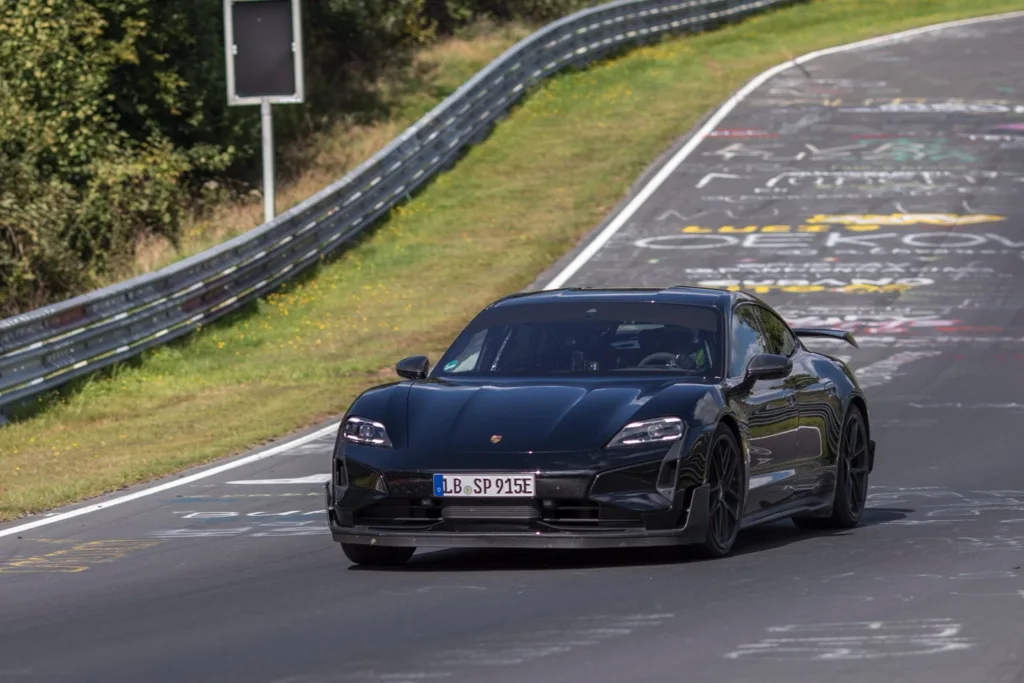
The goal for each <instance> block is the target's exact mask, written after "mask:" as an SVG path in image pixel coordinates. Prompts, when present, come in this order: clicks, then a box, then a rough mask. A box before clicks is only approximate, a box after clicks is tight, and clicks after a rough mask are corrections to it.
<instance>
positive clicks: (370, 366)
mask: <svg viewBox="0 0 1024 683" xmlns="http://www.w3.org/2000/svg"><path fill="white" fill-rule="evenodd" d="M1020 8H1024V0H988V1H986V2H981V1H980V0H819V1H818V2H814V3H810V4H808V5H798V6H795V7H792V8H788V9H785V10H781V11H778V12H775V13H772V14H770V15H765V16H762V17H759V18H754V19H751V20H748V21H747V22H745V23H743V24H742V25H741V26H738V27H733V28H727V29H724V30H721V31H718V32H715V33H710V34H706V35H701V36H694V37H687V38H681V39H674V40H671V41H666V42H664V43H661V44H659V45H655V46H650V47H647V48H643V49H639V50H636V51H634V52H632V53H630V54H628V55H626V56H623V57H620V58H617V59H615V60H611V61H608V62H605V63H602V64H600V65H597V66H595V67H594V68H592V69H590V70H587V71H582V72H576V73H571V74H566V75H563V76H561V77H558V78H556V79H554V80H551V81H549V82H548V83H546V84H545V85H544V86H543V87H541V88H540V89H539V90H538V92H536V93H535V94H533V95H531V97H530V98H529V99H528V101H527V102H526V103H525V104H524V105H523V106H522V107H521V108H520V109H519V110H518V111H516V112H515V114H514V115H513V116H511V117H510V118H509V119H507V120H506V121H505V122H504V123H502V124H501V125H500V126H499V127H498V128H497V129H496V130H495V132H494V134H493V135H492V136H491V137H490V138H489V139H488V140H487V141H486V142H485V143H483V144H482V145H479V146H478V147H476V148H474V149H473V150H471V151H470V153H469V154H468V155H467V156H466V157H465V159H464V160H463V161H461V162H460V163H459V164H458V166H456V167H455V168H454V169H453V170H452V171H450V172H449V173H447V174H445V175H443V176H441V177H440V178H438V179H437V181H436V182H434V183H433V184H432V185H431V186H430V187H429V189H427V190H426V191H424V192H423V193H422V194H421V195H419V196H418V197H416V198H415V199H414V200H413V201H412V202H410V203H409V204H407V205H406V206H404V207H402V208H400V209H398V210H396V211H394V213H393V215H392V216H391V218H390V219H389V220H388V221H387V222H386V223H385V224H383V225H382V226H381V228H380V229H379V230H378V231H377V232H376V233H375V234H374V235H373V236H372V237H370V238H368V239H366V240H364V241H363V242H362V243H361V244H359V245H357V246H356V247H354V248H352V249H351V250H349V251H348V252H347V253H345V254H344V255H343V256H341V257H340V258H338V259H337V260H335V261H334V262H332V263H330V264H328V265H325V266H323V267H322V268H321V269H320V271H319V272H318V273H317V274H316V276H315V277H313V278H307V279H305V281H304V282H302V283H297V284H295V285H293V286H292V287H290V288H289V289H287V290H286V291H282V292H280V293H278V294H275V295H273V296H270V297H268V298H267V299H266V300H265V301H262V302H259V304H258V305H254V306H252V307H250V310H248V311H246V312H245V313H243V314H239V315H236V316H234V317H233V318H232V319H231V320H229V321H224V322H222V323H219V324H217V325H214V326H213V327H211V328H208V329H205V330H203V331H202V332H201V333H199V334H196V335H193V336H192V337H190V338H189V339H187V340H185V341H183V342H179V343H176V344H174V345H172V346H170V347H166V348H161V349H158V350H155V351H153V352H151V353H148V354H146V356H145V357H144V359H142V360H141V361H140V362H138V363H134V364H132V365H131V366H130V367H123V368H120V369H119V370H117V371H116V372H112V373H107V374H106V375H105V376H103V377H95V378H93V379H90V380H88V381H86V382H83V383H81V384H80V386H78V387H76V388H75V390H74V391H73V392H70V393H69V394H68V396H67V397H66V398H64V399H62V400H61V401H60V402H57V403H56V404H55V405H53V406H51V407H50V408H49V409H47V410H45V411H42V412H40V413H38V414H37V415H35V416H34V417H31V418H28V419H25V420H23V421H20V422H17V423H15V424H12V425H10V426H8V427H6V428H4V429H2V430H0V454H2V455H0V518H2V519H10V518H13V517H17V516H19V515H22V514H25V513H29V512H37V511H40V510H44V509H47V508H51V507H54V506H57V505H60V504H63V503H68V502H71V501H75V500H79V499H82V498H85V497H88V496H92V495H95V494H99V493H102V492H106V491H110V490H114V489H117V488H119V487H123V486H127V485H130V484H133V483H137V482H139V481H143V480H146V479H150V478H153V477H157V476H159V475H163V474H167V473H170V472H173V471H175V470H178V469H181V468H184V467H186V466H189V465H195V464H198V463H203V462H207V461H210V460H213V459H215V458H217V457H220V456H224V455H227V454H231V453H236V452H239V451H241V450H244V449H245V448H247V447H251V446H253V445H255V444H258V443H260V442H263V441H265V440H266V439H269V438H272V437H274V436H278V435H282V434H285V433H287V432H289V431H290V430H294V429H296V428H300V427H303V426H306V425H309V424H312V423H314V422H316V421H319V420H321V419H323V418H325V417H327V416H330V415H334V414H337V413H340V412H343V411H344V410H345V408H346V407H347V406H348V405H349V403H350V402H351V400H352V399H353V397H354V396H355V395H356V394H357V393H358V392H359V391H361V390H363V389H365V388H366V387H368V386H370V385H373V384H375V383H378V382H380V381H382V380H388V379H392V378H393V377H394V375H393V374H392V373H391V372H390V369H389V368H390V367H391V366H392V365H393V363H394V362H395V361H396V360H398V359H399V358H401V357H403V356H405V355H411V354H413V353H428V354H430V355H431V356H432V357H433V358H434V359H436V358H437V357H438V354H439V352H441V351H442V350H443V349H444V347H445V346H446V344H447V343H448V342H449V340H450V339H451V338H452V337H453V335H454V334H456V333H457V332H458V330H459V329H460V327H461V326H462V325H463V324H464V323H465V322H466V321H467V320H468V319H469V318H470V317H471V316H472V315H473V314H475V313H476V312H477V310H478V309H480V308H481V307H482V306H484V305H485V304H487V303H488V302H490V301H492V300H493V299H495V298H498V297H500V296H502V295H504V294H507V293H510V292H513V291H516V290H518V289H521V288H522V287H524V286H526V285H527V284H529V283H530V282H531V281H532V280H533V279H534V278H535V277H536V276H537V275H538V274H539V273H540V272H541V271H542V270H543V269H544V268H546V267H547V266H549V265H550V264H551V263H552V262H553V261H554V260H555V259H556V258H557V257H558V256H559V255H560V254H562V253H563V252H565V251H566V250H567V249H569V248H570V247H571V246H572V245H573V244H574V243H575V242H576V241H577V240H578V239H579V238H580V237H581V236H582V235H584V234H585V233H586V232H587V231H588V230H590V229H591V228H593V227H594V225H595V224H597V223H598V222H599V221H600V220H601V219H602V218H603V217H604V215H605V214H606V213H607V212H608V211H609V210H610V209H611V208H612V207H613V206H614V205H615V204H616V203H617V202H618V201H619V200H620V199H621V198H622V197H623V196H624V194H625V192H626V191H627V189H628V187H629V185H630V184H631V183H632V182H633V181H634V180H635V179H636V177H637V176H638V175H639V174H640V173H641V172H642V171H643V170H644V168H645V166H646V165H647V164H648V163H649V162H650V161H651V160H653V159H655V158H656V157H657V156H658V154H659V153H661V152H662V151H663V150H665V149H666V148H667V147H668V146H669V145H670V144H671V143H672V142H673V140H675V139H676V138H677V137H678V136H679V135H681V134H682V133H684V132H686V131H687V130H688V129H689V128H690V127H691V126H692V125H693V124H694V123H695V122H696V121H697V120H698V119H699V118H700V117H701V115H703V114H704V113H706V112H707V111H708V110H709V109H711V108H712V107H714V106H715V105H716V104H718V103H719V102H721V101H722V100H723V99H724V98H726V97H727V96H728V95H729V94H730V93H731V92H732V91H734V90H735V89H736V88H738V87H739V86H740V85H742V84H743V83H744V82H745V81H746V80H748V79H749V78H751V77H752V76H754V75H755V74H757V73H758V72H760V71H762V70H764V69H766V68H768V67H770V66H772V65H774V64H776V63H778V62H780V61H783V60H785V59H788V58H790V57H792V56H794V55H797V54H801V53H804V52H808V51H810V50H814V49H818V48H822V47H826V46H829V45H835V44H839V43H843V42H848V41H852V40H856V39H860V38H865V37H869V36H873V35H879V34H883V33H889V32H892V31H896V30H900V29H905V28H910V27H914V26H921V25H925V24H930V23H935V22H939V21H945V20H950V19H956V18H960V17H965V16H971V15H979V14H986V13H992V12H996V11H1003V10H1010V9H1020ZM538 159H542V160H543V163H542V164H538Z"/></svg>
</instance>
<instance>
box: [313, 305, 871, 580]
mask: <svg viewBox="0 0 1024 683" xmlns="http://www.w3.org/2000/svg"><path fill="white" fill-rule="evenodd" d="M807 337H827V338H832V339H836V340H844V341H845V342H847V343H849V344H851V345H854V346H856V341H855V340H854V338H853V336H852V335H851V334H850V333H848V332H845V331H841V330H832V329H793V328H791V327H790V326H789V325H788V324H787V323H786V322H785V321H784V320H783V319H782V318H781V317H780V316H779V315H778V314H777V313H776V312H775V311H774V310H773V309H772V307H771V306H769V305H768V304H766V303H765V302H764V301H762V300H761V299H759V298H757V297H755V296H752V295H749V294H746V293H742V292H728V291H722V290H715V289H704V288H697V287H671V288H667V289H563V290H556V291H543V292H533V293H526V294H516V295H512V296H509V297H506V298H504V299H501V300H499V301H497V302H495V303H493V304H491V305H490V306H488V307H487V308H485V309H484V310H483V311H481V312H480V313H479V314H478V315H477V316H476V317H475V318H474V319H473V320H472V321H471V322H470V323H469V324H468V325H467V326H466V328H465V329H464V330H463V331H462V332H461V333H460V334H459V335H458V336H457V337H456V339H455V340H454V342H453V343H452V345H451V346H450V347H449V348H448V350H447V351H446V352H445V353H444V355H443V356H442V357H441V359H440V360H439V361H438V363H437V364H436V365H435V366H433V367H431V364H430V362H429V360H428V358H427V357H425V356H412V357H409V358H406V359H404V360H402V361H400V362H399V363H398V364H397V366H396V372H397V374H398V376H399V380H398V381H395V382H391V383H388V384H384V385H382V386H378V387H375V388H372V389H370V390H368V391H366V392H365V393H363V394H362V395H360V396H359V397H358V398H357V399H356V400H355V401H354V402H353V403H352V405H351V407H350V409H349V410H348V412H347V413H346V414H345V416H344V417H343V419H342V422H341V424H340V426H339V429H338V436H337V440H336V444H335V448H334V452H333V463H332V469H331V472H332V474H331V480H330V481H329V482H328V483H327V484H326V489H327V491H326V496H327V512H328V521H329V525H330V530H331V533H332V536H333V539H334V540H335V541H337V542H338V543H340V544H341V547H342V549H343V551H344V553H345V554H346V556H347V557H348V558H349V560H351V561H352V562H355V563H358V564H368V565H394V564H401V563H403V562H405V561H407V560H408V559H409V558H410V557H411V556H412V555H413V553H414V552H415V550H416V548H424V547H431V548H439V547H483V548H542V549H543V548H597V547H603V548H624V547H638V546H655V545H676V546H689V547H691V548H693V549H694V550H696V551H698V552H700V553H702V554H705V555H707V556H711V557H721V556H724V555H727V554H729V553H730V552H731V550H732V548H733V545H734V543H735V541H736V538H737V535H738V534H739V532H740V531H741V530H742V529H744V528H746V527H749V526H752V525H755V524H760V523H764V522H768V521H772V520H777V519H781V518H787V517H788V518H792V520H793V521H794V522H795V523H796V524H797V525H798V526H800V527H802V528H822V527H825V528H851V527H854V526H856V525H857V524H858V523H859V521H860V519H861V516H862V513H863V510H864V506H865V501H866V499H867V493H868V477H869V474H870V472H871V471H872V469H873V467H874V455H875V445H874V441H873V440H872V438H871V425H870V420H869V414H868V406H867V401H866V399H865V397H864V394H863V392H862V391H861V388H860V386H859V385H858V382H857V378H856V377H855V375H854V374H853V372H852V371H851V370H850V368H849V367H848V366H847V364H846V363H845V362H843V361H842V360H841V359H839V358H836V357H833V356H831V355H828V354H825V353H822V352H816V351H811V350H809V349H808V348H807V347H806V346H805V344H804V343H803V341H802V339H803V338H807Z"/></svg>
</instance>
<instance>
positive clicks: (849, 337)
mask: <svg viewBox="0 0 1024 683" xmlns="http://www.w3.org/2000/svg"><path fill="white" fill-rule="evenodd" d="M793 334H795V335H796V336H798V337H826V338H828V339H837V340H839V341H844V342H846V343H847V344H849V345H850V346H853V347H854V348H858V349H859V348H860V345H859V344H858V343H857V340H856V339H854V338H853V333H852V332H847V331H846V330H835V329H831V328H828V327H794V328H793Z"/></svg>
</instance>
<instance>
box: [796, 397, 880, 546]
mask: <svg viewBox="0 0 1024 683" xmlns="http://www.w3.org/2000/svg"><path fill="white" fill-rule="evenodd" d="M869 457H870V456H869V454H868V430H867V425H866V424H865V422H864V416H863V414H862V413H861V412H860V410H859V409H857V408H851V409H850V413H849V415H847V416H846V421H845V422H844V423H843V431H842V434H841V436H840V442H839V458H838V463H837V466H836V493H835V499H834V500H833V503H832V514H830V515H829V516H828V517H794V518H793V523H794V524H796V525H797V526H798V527H800V528H801V529H852V528H853V527H855V526H857V525H858V524H860V518H861V515H862V514H863V513H864V506H865V504H866V503H867V499H868V467H869Z"/></svg>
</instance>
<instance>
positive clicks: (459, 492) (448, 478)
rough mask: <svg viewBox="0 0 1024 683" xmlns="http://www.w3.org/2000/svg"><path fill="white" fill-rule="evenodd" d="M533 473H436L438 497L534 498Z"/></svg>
mask: <svg viewBox="0 0 1024 683" xmlns="http://www.w3.org/2000/svg"><path fill="white" fill-rule="evenodd" d="M536 484H537V481H536V476H535V475H532V474H435V475H434V496H435V497H437V498H445V497H453V498H454V497H457V496H473V497H474V498H532V497H534V496H535V495H537V494H536V491H537V487H536Z"/></svg>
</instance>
